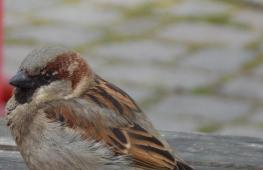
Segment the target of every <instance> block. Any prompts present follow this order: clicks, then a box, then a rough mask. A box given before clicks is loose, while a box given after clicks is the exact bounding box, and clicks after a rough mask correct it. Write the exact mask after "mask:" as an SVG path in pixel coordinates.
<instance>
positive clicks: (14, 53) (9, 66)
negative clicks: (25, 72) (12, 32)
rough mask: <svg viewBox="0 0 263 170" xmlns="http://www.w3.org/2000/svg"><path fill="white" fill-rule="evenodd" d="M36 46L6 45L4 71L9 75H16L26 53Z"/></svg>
mask: <svg viewBox="0 0 263 170" xmlns="http://www.w3.org/2000/svg"><path fill="white" fill-rule="evenodd" d="M33 49H34V48H33V47H30V46H23V45H5V46H4V56H5V57H4V65H3V66H4V73H5V74H6V76H7V77H10V76H12V75H14V74H15V73H16V71H17V69H18V67H19V65H20V63H21V61H22V60H23V59H24V58H25V57H26V55H27V54H28V53H29V52H31V51H32V50H33Z"/></svg>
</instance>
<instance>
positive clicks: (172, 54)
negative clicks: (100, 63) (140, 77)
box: [95, 40, 186, 62]
mask: <svg viewBox="0 0 263 170" xmlns="http://www.w3.org/2000/svg"><path fill="white" fill-rule="evenodd" d="M185 52H186V48H185V47H183V46H181V45H171V44H164V43H161V42H157V41H150V40H142V41H130V42H123V43H112V44H107V45H104V46H99V47H98V48H97V49H96V52H95V54H96V55H98V56H100V57H105V58H106V57H111V58H118V59H126V60H128V61H129V60H136V61H138V62H143V61H147V62H149V61H164V62H167V61H173V60H174V59H176V57H177V56H180V55H182V54H184V53H185Z"/></svg>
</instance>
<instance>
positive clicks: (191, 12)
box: [169, 0, 231, 16]
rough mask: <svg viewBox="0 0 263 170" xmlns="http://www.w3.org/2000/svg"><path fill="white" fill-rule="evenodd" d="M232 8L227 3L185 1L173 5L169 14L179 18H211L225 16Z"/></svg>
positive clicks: (205, 0)
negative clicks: (210, 16) (211, 16)
mask: <svg viewBox="0 0 263 170" xmlns="http://www.w3.org/2000/svg"><path fill="white" fill-rule="evenodd" d="M230 8H231V7H230V6H229V5H227V4H226V3H220V2H219V1H217V2H215V1H207V0H184V1H182V2H181V3H179V4H176V5H173V6H172V7H171V8H170V9H169V12H170V13H172V14H175V15H178V16H209V15H218V14H225V13H227V12H228V11H229V10H230Z"/></svg>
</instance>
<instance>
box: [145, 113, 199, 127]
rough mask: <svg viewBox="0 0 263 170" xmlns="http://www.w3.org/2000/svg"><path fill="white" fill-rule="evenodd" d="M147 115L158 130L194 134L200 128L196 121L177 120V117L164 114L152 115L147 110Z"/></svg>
mask: <svg viewBox="0 0 263 170" xmlns="http://www.w3.org/2000/svg"><path fill="white" fill-rule="evenodd" d="M146 114H147V115H148V117H149V118H150V120H151V121H152V123H153V125H154V126H155V128H157V129H158V130H167V131H179V132H180V131H183V132H193V131H196V129H197V127H198V123H197V122H196V121H192V120H190V121H189V120H181V119H180V118H176V116H171V115H164V114H162V113H159V114H152V113H151V111H148V112H147V110H146Z"/></svg>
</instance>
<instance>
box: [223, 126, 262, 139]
mask: <svg viewBox="0 0 263 170" xmlns="http://www.w3.org/2000/svg"><path fill="white" fill-rule="evenodd" d="M219 133H220V134H222V135H236V136H251V137H259V138H263V132H262V129H261V128H255V127H251V126H244V125H242V126H235V127H232V126H231V127H224V129H223V130H221V131H220V132H219Z"/></svg>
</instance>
